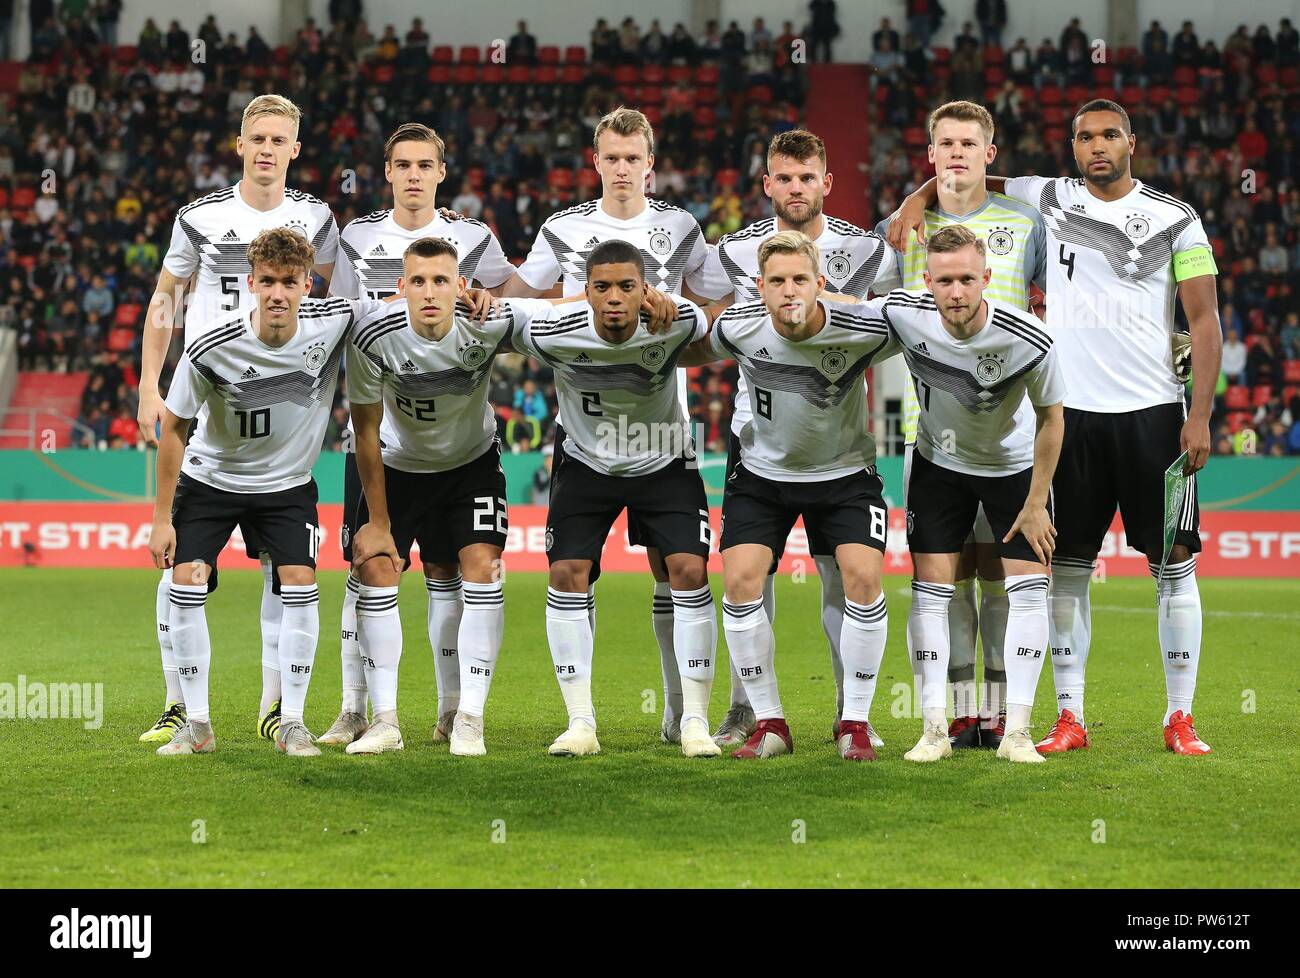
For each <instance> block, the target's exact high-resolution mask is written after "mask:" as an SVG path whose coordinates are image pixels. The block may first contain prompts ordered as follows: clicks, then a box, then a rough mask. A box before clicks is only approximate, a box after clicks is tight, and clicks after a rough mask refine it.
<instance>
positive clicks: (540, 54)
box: [537, 44, 560, 65]
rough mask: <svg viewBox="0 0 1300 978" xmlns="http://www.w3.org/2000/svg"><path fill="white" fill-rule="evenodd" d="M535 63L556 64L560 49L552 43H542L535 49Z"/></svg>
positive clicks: (558, 60)
mask: <svg viewBox="0 0 1300 978" xmlns="http://www.w3.org/2000/svg"><path fill="white" fill-rule="evenodd" d="M537 63H538V64H542V65H558V64H559V63H560V49H559V48H558V47H557V46H556V45H554V44H543V45H542V46H541V47H540V48H538V49H537Z"/></svg>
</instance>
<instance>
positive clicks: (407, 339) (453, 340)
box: [347, 299, 551, 472]
mask: <svg viewBox="0 0 1300 978" xmlns="http://www.w3.org/2000/svg"><path fill="white" fill-rule="evenodd" d="M511 302H512V303H519V304H520V308H523V307H524V306H526V305H533V306H535V307H537V306H538V300H534V301H533V302H532V303H530V302H529V300H527V299H513V300H511ZM540 306H545V307H546V308H548V309H549V308H551V304H550V303H549V302H546V301H545V300H540ZM459 310H463V311H464V312H465V313H469V312H470V310H469V309H468V307H464V306H461V307H458V313H457V314H456V315H455V316H454V317H453V322H452V326H451V328H450V329H449V330H448V331H447V335H446V336H444V337H443V338H442V339H440V340H432V339H426V338H425V337H423V336H421V335H420V334H419V333H417V332H416V331H415V328H414V327H413V326H412V325H411V318H410V307H409V306H408V305H407V304H406V303H405V302H402V301H400V300H399V301H398V302H394V303H391V304H389V305H386V306H385V307H384V308H382V309H380V310H377V311H376V312H374V313H371V315H370V316H369V317H368V318H366V319H365V320H363V321H361V322H360V323H358V325H357V328H356V329H355V330H353V332H352V339H351V340H350V341H349V342H348V344H347V383H348V400H349V401H351V402H352V403H353V404H376V403H378V402H380V401H383V404H384V418H383V421H381V422H380V426H379V441H380V446H381V451H382V454H383V458H384V464H385V465H388V466H391V467H392V468H394V469H400V470H401V471H403V472H446V471H448V470H449V469H455V468H459V467H460V466H462V465H465V464H466V463H468V462H472V461H473V460H474V459H476V458H478V457H479V456H480V455H482V454H483V453H484V452H486V451H487V450H488V449H489V448H490V447H491V445H492V443H493V442H494V441H495V440H496V434H497V426H496V415H495V414H494V413H493V411H492V406H491V405H490V404H488V386H489V380H490V378H491V375H492V362H493V358H494V357H495V356H496V351H497V346H498V345H499V344H501V343H508V342H509V339H510V334H511V333H512V332H513V330H514V325H515V314H514V312H513V309H512V308H511V307H510V306H509V305H506V306H504V307H503V309H502V311H501V313H500V314H494V315H493V317H492V318H491V319H488V320H487V321H486V322H479V321H478V320H476V319H473V318H470V317H468V316H466V315H462V314H460V311H459Z"/></svg>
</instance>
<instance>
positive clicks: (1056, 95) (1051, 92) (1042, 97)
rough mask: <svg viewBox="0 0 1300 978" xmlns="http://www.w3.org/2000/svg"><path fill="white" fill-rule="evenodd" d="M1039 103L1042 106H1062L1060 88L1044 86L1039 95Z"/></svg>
mask: <svg viewBox="0 0 1300 978" xmlns="http://www.w3.org/2000/svg"><path fill="white" fill-rule="evenodd" d="M1038 101H1039V104H1041V105H1060V104H1061V102H1062V101H1063V97H1062V93H1061V88H1060V86H1059V85H1044V86H1043V87H1042V90H1041V91H1039V93H1038Z"/></svg>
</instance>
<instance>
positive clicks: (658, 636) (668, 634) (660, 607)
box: [650, 581, 682, 723]
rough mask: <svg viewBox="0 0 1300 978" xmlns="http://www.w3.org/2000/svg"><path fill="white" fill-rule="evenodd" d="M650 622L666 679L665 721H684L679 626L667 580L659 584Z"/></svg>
mask: <svg viewBox="0 0 1300 978" xmlns="http://www.w3.org/2000/svg"><path fill="white" fill-rule="evenodd" d="M650 622H651V624H652V625H653V626H654V631H655V642H657V643H658V645H659V671H660V672H661V673H663V679H664V722H665V723H667V722H668V720H670V719H671V718H673V717H677V718H678V719H680V718H681V716H682V677H681V674H680V672H679V671H678V666H677V655H676V653H675V652H674V645H673V642H674V638H675V633H676V627H677V626H676V623H675V619H674V618H673V589H672V585H671V584H669V583H668V582H667V581H655V596H654V601H653V603H652V604H651V606H650Z"/></svg>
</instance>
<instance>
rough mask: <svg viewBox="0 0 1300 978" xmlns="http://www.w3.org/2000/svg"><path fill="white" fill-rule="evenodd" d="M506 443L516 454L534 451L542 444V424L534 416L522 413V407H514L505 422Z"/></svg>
mask: <svg viewBox="0 0 1300 978" xmlns="http://www.w3.org/2000/svg"><path fill="white" fill-rule="evenodd" d="M506 444H507V445H508V446H509V447H510V451H511V452H513V453H514V454H516V455H519V454H521V453H523V452H535V451H537V449H538V448H540V447H541V444H542V426H541V425H540V424H539V423H538V421H537V419H536V418H530V417H528V416H527V415H526V414H524V409H523V408H521V407H516V408H514V409H513V411H511V414H510V420H509V421H507V422H506Z"/></svg>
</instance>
